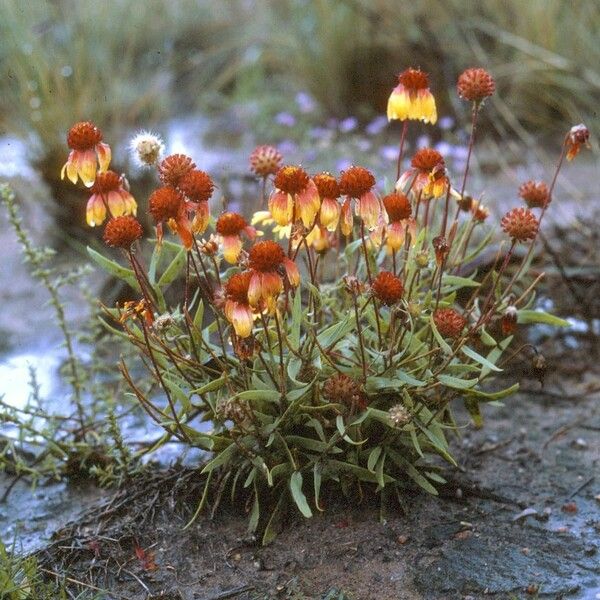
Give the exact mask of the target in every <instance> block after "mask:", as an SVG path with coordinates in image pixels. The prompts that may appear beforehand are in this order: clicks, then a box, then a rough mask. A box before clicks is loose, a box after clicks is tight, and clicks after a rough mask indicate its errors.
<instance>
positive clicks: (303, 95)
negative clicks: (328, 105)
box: [296, 92, 317, 114]
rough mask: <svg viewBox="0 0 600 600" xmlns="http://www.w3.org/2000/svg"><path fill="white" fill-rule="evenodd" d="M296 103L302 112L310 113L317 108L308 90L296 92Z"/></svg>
mask: <svg viewBox="0 0 600 600" xmlns="http://www.w3.org/2000/svg"><path fill="white" fill-rule="evenodd" d="M296 104H297V105H298V109H299V110H300V112H301V113H303V114H308V113H311V112H313V111H314V110H315V108H317V103H316V102H315V99H314V98H313V97H312V96H311V95H310V94H309V93H308V92H298V93H297V94H296Z"/></svg>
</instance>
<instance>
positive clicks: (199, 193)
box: [174, 155, 215, 234]
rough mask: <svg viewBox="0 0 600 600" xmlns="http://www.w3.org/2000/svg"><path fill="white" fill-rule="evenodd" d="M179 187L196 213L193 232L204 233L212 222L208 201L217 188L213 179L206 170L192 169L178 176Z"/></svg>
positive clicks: (188, 205)
mask: <svg viewBox="0 0 600 600" xmlns="http://www.w3.org/2000/svg"><path fill="white" fill-rule="evenodd" d="M174 156H178V155H174ZM186 158H187V157H186ZM190 160H191V159H190ZM177 189H178V190H179V191H180V192H182V193H183V194H184V195H185V197H186V198H187V200H188V202H187V203H186V207H187V209H188V210H189V211H190V212H193V213H194V217H193V219H192V225H191V227H192V232H193V233H197V234H202V233H204V232H205V231H206V228H207V227H208V223H209V222H210V208H209V206H208V201H209V200H210V197H211V196H212V194H213V191H214V189H215V184H214V183H213V180H212V179H211V177H210V176H209V175H208V174H207V173H205V172H204V171H200V170H199V169H190V170H189V171H187V172H186V173H185V174H184V175H182V176H181V177H179V178H178V184H177Z"/></svg>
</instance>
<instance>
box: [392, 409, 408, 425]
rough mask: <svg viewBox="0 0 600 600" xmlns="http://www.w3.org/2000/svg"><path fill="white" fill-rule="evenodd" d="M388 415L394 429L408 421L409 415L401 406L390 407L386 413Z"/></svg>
mask: <svg viewBox="0 0 600 600" xmlns="http://www.w3.org/2000/svg"><path fill="white" fill-rule="evenodd" d="M388 415H389V417H390V421H391V422H392V423H393V424H394V426H395V427H402V426H404V425H406V424H407V423H408V422H409V421H410V413H409V412H408V410H406V408H405V407H404V406H402V404H396V405H395V406H392V408H390V410H389V411H388Z"/></svg>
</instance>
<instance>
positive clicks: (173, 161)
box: [158, 154, 196, 187]
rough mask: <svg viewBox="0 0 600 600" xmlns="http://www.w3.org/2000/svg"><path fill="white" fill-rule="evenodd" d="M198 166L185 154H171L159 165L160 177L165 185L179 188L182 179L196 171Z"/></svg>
mask: <svg viewBox="0 0 600 600" xmlns="http://www.w3.org/2000/svg"><path fill="white" fill-rule="evenodd" d="M195 168H196V165H195V164H194V162H193V161H192V159H191V158H190V157H189V156H186V155H185V154H171V155H170V156H167V157H165V158H163V159H162V161H161V162H160V164H159V165H158V176H159V178H160V180H161V181H162V182H163V183H164V184H165V185H170V186H173V187H177V186H178V185H179V182H180V180H181V178H182V177H183V176H184V175H185V174H186V173H189V172H190V171H191V170H192V169H195Z"/></svg>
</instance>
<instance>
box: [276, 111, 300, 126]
mask: <svg viewBox="0 0 600 600" xmlns="http://www.w3.org/2000/svg"><path fill="white" fill-rule="evenodd" d="M275 123H277V124H278V125H283V126H284V127H293V126H294V125H295V124H296V117H295V116H294V115H293V114H292V113H289V112H280V113H277V114H276V115H275Z"/></svg>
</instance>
